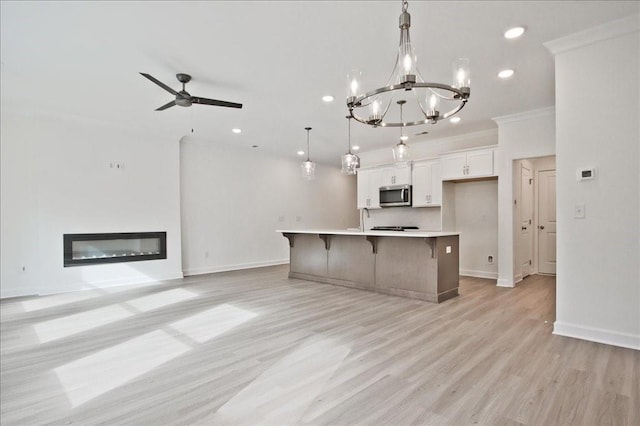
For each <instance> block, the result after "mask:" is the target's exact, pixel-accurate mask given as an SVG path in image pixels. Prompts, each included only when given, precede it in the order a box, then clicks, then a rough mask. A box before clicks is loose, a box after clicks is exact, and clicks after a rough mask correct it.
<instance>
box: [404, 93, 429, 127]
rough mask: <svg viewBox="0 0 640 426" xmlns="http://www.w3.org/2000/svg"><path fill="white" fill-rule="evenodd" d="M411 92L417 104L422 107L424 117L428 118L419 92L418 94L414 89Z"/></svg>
mask: <svg viewBox="0 0 640 426" xmlns="http://www.w3.org/2000/svg"><path fill="white" fill-rule="evenodd" d="M411 92H413V95H414V96H415V97H416V102H417V103H418V106H419V107H420V111H422V115H424V118H427V112H426V111H425V110H424V107H423V106H422V102H420V98H419V97H418V92H416V91H415V90H414V89H411ZM401 121H402V120H401Z"/></svg>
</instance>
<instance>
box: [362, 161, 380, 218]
mask: <svg viewBox="0 0 640 426" xmlns="http://www.w3.org/2000/svg"><path fill="white" fill-rule="evenodd" d="M381 174H382V171H381V170H379V169H360V170H358V203H357V207H358V209H364V208H367V209H377V208H380V186H381V185H380V176H381Z"/></svg>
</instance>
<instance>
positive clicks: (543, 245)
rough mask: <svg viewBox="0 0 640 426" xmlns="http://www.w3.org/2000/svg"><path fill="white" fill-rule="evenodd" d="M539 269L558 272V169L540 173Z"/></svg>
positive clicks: (549, 272)
mask: <svg viewBox="0 0 640 426" xmlns="http://www.w3.org/2000/svg"><path fill="white" fill-rule="evenodd" d="M538 179H539V182H538V271H539V272H540V273H541V274H554V275H555V273H556V171H555V170H544V171H541V172H539V173H538Z"/></svg>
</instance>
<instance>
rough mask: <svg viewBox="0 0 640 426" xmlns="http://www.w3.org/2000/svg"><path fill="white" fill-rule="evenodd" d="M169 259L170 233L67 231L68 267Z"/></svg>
mask: <svg viewBox="0 0 640 426" xmlns="http://www.w3.org/2000/svg"><path fill="white" fill-rule="evenodd" d="M166 258H167V233H166V232H120V233H108V234H64V266H65V267H67V266H81V265H95V264H100V263H120V262H137V261H140V260H152V259H166Z"/></svg>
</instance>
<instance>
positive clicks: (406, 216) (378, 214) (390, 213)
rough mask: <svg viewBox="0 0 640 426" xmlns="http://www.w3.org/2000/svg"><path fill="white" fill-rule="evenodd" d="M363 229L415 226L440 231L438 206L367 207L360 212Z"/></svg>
mask: <svg viewBox="0 0 640 426" xmlns="http://www.w3.org/2000/svg"><path fill="white" fill-rule="evenodd" d="M361 217H362V220H363V221H364V229H371V228H373V227H374V226H417V227H418V228H420V229H422V230H425V231H441V230H442V225H441V221H440V207H419V208H418V207H416V208H414V207H390V208H386V207H385V208H382V209H369V216H367V214H366V213H364V214H362V216H361Z"/></svg>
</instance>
